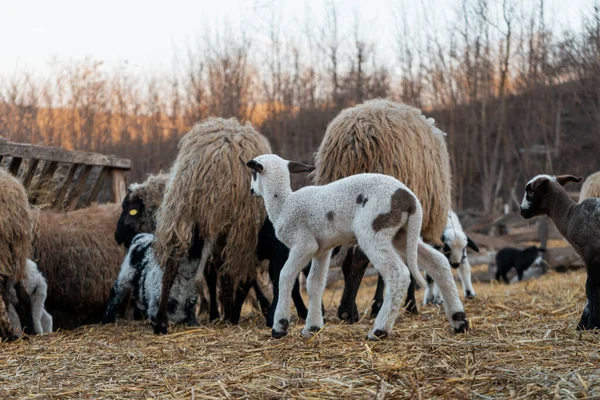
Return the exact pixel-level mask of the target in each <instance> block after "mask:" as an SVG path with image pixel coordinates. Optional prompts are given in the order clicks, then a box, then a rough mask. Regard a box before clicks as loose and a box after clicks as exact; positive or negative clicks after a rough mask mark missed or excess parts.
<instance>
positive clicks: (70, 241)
mask: <svg viewBox="0 0 600 400" xmlns="http://www.w3.org/2000/svg"><path fill="white" fill-rule="evenodd" d="M120 215H121V206H120V205H119V204H103V205H93V206H91V207H87V208H83V209H80V210H76V211H70V212H66V213H56V212H50V211H39V210H32V211H31V219H32V221H33V223H34V240H33V256H32V259H33V261H35V262H36V263H37V265H38V269H39V271H40V272H41V273H42V274H43V276H44V277H46V280H47V282H48V295H47V297H46V308H47V309H48V312H50V314H52V315H53V316H54V314H53V311H54V310H57V309H58V310H61V311H64V312H69V313H74V314H76V315H84V314H88V313H91V312H92V311H98V310H101V311H102V313H103V312H104V309H105V308H106V305H107V304H108V299H109V296H110V290H111V288H112V285H113V283H114V281H115V279H116V278H117V276H118V274H119V269H120V267H121V262H122V261H123V257H124V256H125V250H124V249H123V247H121V246H119V245H118V244H117V242H116V241H115V228H116V226H117V221H118V219H119V216H120ZM102 313H101V314H100V315H99V316H98V317H99V318H101V316H102ZM61 324H62V322H61V321H60V320H59V321H58V322H57V326H61Z"/></svg>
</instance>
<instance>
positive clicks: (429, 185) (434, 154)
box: [313, 99, 451, 242]
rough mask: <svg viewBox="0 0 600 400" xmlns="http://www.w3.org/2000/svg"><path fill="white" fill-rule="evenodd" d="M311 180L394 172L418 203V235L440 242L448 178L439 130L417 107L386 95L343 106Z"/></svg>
mask: <svg viewBox="0 0 600 400" xmlns="http://www.w3.org/2000/svg"><path fill="white" fill-rule="evenodd" d="M315 166H316V170H315V171H314V172H313V180H314V182H315V184H317V185H324V184H327V183H330V182H333V181H335V180H338V179H341V178H344V177H346V176H350V175H354V174H358V173H363V172H371V173H381V174H386V175H391V176H394V177H395V178H397V179H399V180H400V181H402V182H403V183H404V184H405V185H407V186H408V187H409V188H410V189H411V190H412V191H413V192H414V193H415V194H416V195H417V197H418V198H419V200H420V201H421V204H422V206H423V232H422V236H423V237H424V238H425V239H426V240H428V241H430V242H439V240H440V237H441V235H442V231H443V229H444V226H445V225H446V218H447V216H448V212H449V210H450V209H451V177H450V161H449V158H448V150H447V148H446V141H445V139H444V137H443V133H442V132H441V131H440V130H439V129H437V128H435V127H434V126H433V125H431V124H430V123H429V122H428V121H426V119H425V118H424V116H423V115H422V114H421V111H420V110H418V109H416V108H413V107H409V106H407V105H405V104H399V103H394V102H391V101H387V100H381V99H377V100H370V101H367V102H365V103H363V104H360V105H358V106H355V107H351V108H347V109H345V110H343V111H342V112H341V113H340V114H339V115H338V116H337V117H336V118H335V119H334V120H333V121H331V123H330V124H329V126H328V127H327V131H326V133H325V137H324V138H323V141H322V142H321V145H320V147H319V150H318V151H317V153H316V154H315Z"/></svg>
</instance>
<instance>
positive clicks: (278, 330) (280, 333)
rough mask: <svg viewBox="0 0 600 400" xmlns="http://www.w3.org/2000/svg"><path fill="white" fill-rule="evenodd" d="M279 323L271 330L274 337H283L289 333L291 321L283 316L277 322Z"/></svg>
mask: <svg viewBox="0 0 600 400" xmlns="http://www.w3.org/2000/svg"><path fill="white" fill-rule="evenodd" d="M277 325H278V326H275V327H274V328H273V330H271V337H272V338H273V339H281V338H282V337H284V336H286V335H287V334H288V328H289V326H290V321H288V320H287V319H285V318H281V319H280V320H279V322H277Z"/></svg>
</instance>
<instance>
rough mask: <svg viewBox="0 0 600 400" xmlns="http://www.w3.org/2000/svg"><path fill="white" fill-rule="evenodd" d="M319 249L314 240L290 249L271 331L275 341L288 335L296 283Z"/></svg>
mask: <svg viewBox="0 0 600 400" xmlns="http://www.w3.org/2000/svg"><path fill="white" fill-rule="evenodd" d="M318 249H319V245H318V244H317V242H316V241H315V240H314V239H313V240H312V241H310V242H308V243H304V244H303V245H302V246H296V247H294V248H292V249H290V254H289V256H288V259H287V261H286V262H285V265H284V266H283V269H282V270H281V276H280V277H279V299H278V300H277V307H276V308H275V318H274V321H273V322H274V323H273V330H272V331H271V336H272V337H273V338H275V339H279V338H282V337H284V336H285V335H287V331H288V327H289V324H290V300H291V295H292V287H293V285H294V281H295V280H296V278H297V277H298V273H299V272H300V271H301V270H302V268H303V267H304V266H305V265H306V263H308V261H309V260H310V259H311V258H312V256H313V254H315V252H316V251H317V250H318Z"/></svg>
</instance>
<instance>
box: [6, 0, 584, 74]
mask: <svg viewBox="0 0 600 400" xmlns="http://www.w3.org/2000/svg"><path fill="white" fill-rule="evenodd" d="M334 1H335V3H336V4H337V8H338V12H339V14H340V15H339V19H340V24H341V29H342V32H349V31H350V28H351V26H352V25H353V23H354V16H355V15H359V16H360V19H361V23H362V25H363V29H364V30H365V31H366V32H367V34H368V37H369V39H371V40H372V41H373V42H375V43H377V44H378V53H381V54H383V56H384V57H385V53H386V51H389V48H390V46H391V45H392V43H393V31H394V19H393V18H392V17H391V6H390V4H391V3H394V1H393V0H392V1H390V0H337V1H336V0H334ZM492 1H494V0H492ZM498 1H500V0H498ZM523 1H524V3H528V4H532V3H534V2H537V1H539V0H523ZM593 1H594V0H546V3H547V4H549V8H550V10H549V13H552V14H553V15H554V16H555V18H556V23H557V24H559V26H561V27H567V26H570V27H573V26H574V27H577V26H578V25H579V24H580V19H581V13H582V12H584V11H586V10H589V9H590V7H591V4H592V3H593ZM419 2H420V3H421V4H423V5H424V6H425V7H426V9H428V10H430V11H431V14H432V15H433V18H434V21H437V19H439V20H440V21H443V19H444V17H445V16H446V15H453V13H454V12H455V10H456V8H457V6H458V5H459V4H460V1H459V0H412V1H411V2H409V3H412V4H419ZM271 3H273V4H275V5H276V7H277V8H278V9H279V10H281V21H282V22H281V25H282V29H284V30H289V31H292V32H293V31H297V32H301V30H302V28H303V27H302V24H303V21H304V16H305V12H306V10H307V9H310V10H311V12H312V14H313V15H315V18H317V19H318V18H322V17H323V15H324V9H325V5H324V4H325V0H285V1H284V0H279V1H276V0H196V1H191V0H169V1H157V0H103V1H88V0H37V1H33V0H0V76H6V75H12V74H14V73H17V74H18V73H19V72H22V71H24V70H26V71H28V72H33V73H34V74H47V73H49V72H50V71H51V69H50V67H49V66H50V62H51V60H52V59H53V58H57V59H58V60H60V61H63V62H64V61H69V60H81V59H83V58H84V57H86V56H89V57H92V58H93V59H95V60H101V61H104V62H105V64H106V65H107V66H109V67H116V66H118V65H122V64H123V62H124V61H125V60H127V62H128V68H129V69H134V70H135V69H137V68H140V69H141V70H143V71H145V72H155V71H165V72H166V71H169V70H170V69H171V68H172V65H173V54H174V51H175V50H176V49H178V48H179V49H183V48H185V47H186V45H187V44H188V43H190V42H193V41H194V39H195V38H197V37H199V36H201V35H203V34H204V33H205V32H206V31H207V30H208V31H210V32H213V31H214V30H216V29H222V28H223V26H225V25H226V23H227V22H228V23H229V25H230V26H231V27H232V30H234V31H236V29H238V28H239V26H240V24H243V25H244V26H245V27H246V29H247V31H248V33H249V34H250V35H253V34H255V33H256V31H257V29H259V27H260V25H261V22H260V21H261V19H262V20H263V21H264V20H268V16H267V15H268V12H267V11H266V7H265V4H266V5H268V4H271ZM395 3H397V4H402V0H397V1H396V2H395ZM405 3H406V1H405ZM436 18H437V19H436ZM440 24H441V22H440ZM298 35H300V33H298Z"/></svg>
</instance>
